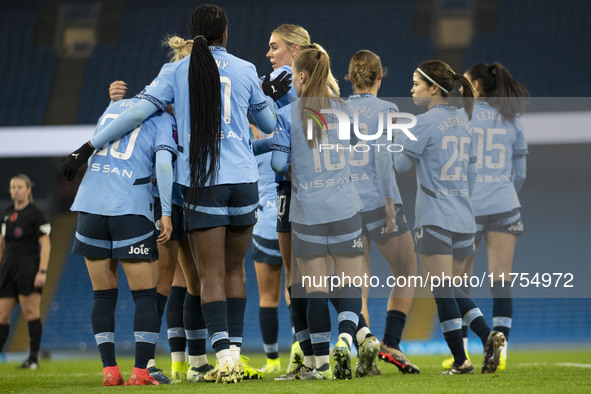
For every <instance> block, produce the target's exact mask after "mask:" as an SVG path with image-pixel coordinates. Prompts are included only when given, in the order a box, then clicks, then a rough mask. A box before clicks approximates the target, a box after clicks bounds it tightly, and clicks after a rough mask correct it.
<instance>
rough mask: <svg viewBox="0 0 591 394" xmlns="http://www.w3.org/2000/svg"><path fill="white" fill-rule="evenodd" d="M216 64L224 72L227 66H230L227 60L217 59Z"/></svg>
mask: <svg viewBox="0 0 591 394" xmlns="http://www.w3.org/2000/svg"><path fill="white" fill-rule="evenodd" d="M215 63H216V64H217V65H218V68H221V69H222V70H224V69H225V68H226V66H227V65H228V64H230V62H227V61H225V60H217V59H216V61H215Z"/></svg>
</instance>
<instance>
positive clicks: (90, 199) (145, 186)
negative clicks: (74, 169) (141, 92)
mask: <svg viewBox="0 0 591 394" xmlns="http://www.w3.org/2000/svg"><path fill="white" fill-rule="evenodd" d="M133 104H134V99H130V100H122V101H118V102H116V103H113V104H111V105H110V106H109V107H108V108H107V110H106V111H105V113H104V114H103V116H101V118H100V119H99V122H98V125H97V128H96V131H95V133H98V132H100V131H101V130H102V129H103V128H105V127H106V126H107V125H108V124H109V123H110V122H111V121H112V120H113V119H115V118H117V117H118V116H119V115H120V114H121V113H122V112H123V111H125V110H126V109H127V108H129V107H130V106H132V105H133ZM175 131H176V126H175V122H174V118H173V117H172V116H170V115H168V114H167V113H159V114H157V115H154V116H152V117H150V118H148V119H147V120H145V121H144V123H143V124H142V125H140V126H138V127H137V128H135V129H134V130H132V131H130V132H128V133H126V134H125V135H123V137H121V138H120V139H118V140H116V141H111V142H110V143H109V144H107V145H106V146H104V147H102V148H100V149H97V150H96V151H95V152H94V153H93V155H92V156H91V157H90V159H89V161H88V169H87V170H86V173H85V174H84V179H83V180H82V183H81V184H80V188H79V189H78V193H77V194H76V199H75V200H74V204H73V205H72V207H71V210H72V211H80V212H87V213H93V214H97V215H105V216H120V215H129V214H133V215H143V216H145V217H147V218H148V219H150V220H153V219H154V214H153V212H152V209H153V199H154V198H153V195H152V178H154V170H153V166H154V158H155V154H156V151H157V150H160V149H165V150H168V151H170V152H171V153H173V156H174V155H175V154H176V143H175V141H174V138H173V133H174V132H175Z"/></svg>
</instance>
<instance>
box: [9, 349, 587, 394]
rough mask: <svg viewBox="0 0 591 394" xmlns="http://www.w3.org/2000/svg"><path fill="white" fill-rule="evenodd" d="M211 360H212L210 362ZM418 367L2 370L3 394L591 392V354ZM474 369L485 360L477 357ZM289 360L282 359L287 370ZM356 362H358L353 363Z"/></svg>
mask: <svg viewBox="0 0 591 394" xmlns="http://www.w3.org/2000/svg"><path fill="white" fill-rule="evenodd" d="M210 359H211V357H210ZM410 359H411V361H412V362H413V363H415V364H416V365H418V366H419V367H420V369H421V373H420V374H419V375H403V374H401V373H399V372H398V370H397V369H396V368H395V367H394V366H393V365H389V364H386V363H384V362H382V361H378V363H379V364H378V365H379V366H380V368H381V370H382V372H383V375H381V376H375V377H369V378H362V379H353V380H349V381H340V380H333V381H316V382H309V381H308V382H304V381H294V382H283V381H282V382H275V381H273V379H272V378H273V376H265V377H264V378H263V379H262V380H245V381H244V382H242V383H239V384H234V385H220V384H207V383H200V384H198V383H183V384H175V385H162V386H150V387H145V386H144V387H108V388H107V387H102V385H101V384H102V373H101V371H102V364H101V362H100V359H99V358H98V357H97V358H96V359H88V358H86V359H77V360H68V361H51V360H42V362H41V368H40V369H39V370H36V371H29V370H19V369H16V368H15V367H17V366H18V365H19V364H18V363H3V364H0V392H2V393H11V392H12V393H23V392H29V393H40V392H48V391H52V392H63V393H89V392H99V391H102V392H104V390H108V391H109V392H116V391H127V392H129V391H134V392H140V391H142V392H143V391H146V392H147V391H150V392H156V391H157V392H164V391H171V392H175V393H189V392H191V393H194V392H195V391H199V392H215V391H217V392H221V391H222V390H223V391H224V392H257V393H259V394H264V393H273V394H276V393H298V394H301V393H305V392H314V393H315V394H316V393H377V392H380V393H387V392H437V393H443V392H453V393H463V392H470V393H473V392H503V393H507V392H519V393H523V392H558V391H559V392H561V393H569V392H573V393H574V392H576V393H580V392H591V351H590V350H589V349H586V350H573V351H562V350H552V351H549V350H544V351H510V353H509V360H508V364H507V370H506V371H504V372H497V373H496V374H494V375H482V374H480V373H475V374H474V375H461V376H439V373H440V372H441V361H442V359H443V357H442V356H413V357H411V358H410ZM471 359H472V362H473V364H474V366H475V369H478V371H479V370H480V368H479V367H478V368H477V366H478V365H479V364H480V363H481V362H482V356H477V355H472V356H471ZM287 360H288V357H287V355H286V354H284V355H282V364H283V365H284V366H285V365H287ZM264 361H265V357H264V355H251V358H250V365H252V366H256V367H260V366H261V365H263V364H264ZM354 361H355V360H353V363H354ZM118 362H119V366H120V368H121V371H122V373H123V376H124V378H129V374H130V371H131V368H132V366H133V359H132V358H130V357H125V358H123V357H122V358H119V359H118ZM156 364H157V365H158V366H159V367H160V368H162V369H164V370H165V373H169V372H170V371H169V369H170V359H169V358H168V357H167V356H166V355H162V356H159V357H157V359H156Z"/></svg>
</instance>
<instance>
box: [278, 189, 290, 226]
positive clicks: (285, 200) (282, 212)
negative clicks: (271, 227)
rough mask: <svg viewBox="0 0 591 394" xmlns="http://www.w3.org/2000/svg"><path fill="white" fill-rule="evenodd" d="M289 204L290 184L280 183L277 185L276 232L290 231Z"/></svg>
mask: <svg viewBox="0 0 591 394" xmlns="http://www.w3.org/2000/svg"><path fill="white" fill-rule="evenodd" d="M290 204H291V182H288V181H281V182H279V184H278V185H277V232H278V233H288V232H290V231H291V222H290V221H289V205H290Z"/></svg>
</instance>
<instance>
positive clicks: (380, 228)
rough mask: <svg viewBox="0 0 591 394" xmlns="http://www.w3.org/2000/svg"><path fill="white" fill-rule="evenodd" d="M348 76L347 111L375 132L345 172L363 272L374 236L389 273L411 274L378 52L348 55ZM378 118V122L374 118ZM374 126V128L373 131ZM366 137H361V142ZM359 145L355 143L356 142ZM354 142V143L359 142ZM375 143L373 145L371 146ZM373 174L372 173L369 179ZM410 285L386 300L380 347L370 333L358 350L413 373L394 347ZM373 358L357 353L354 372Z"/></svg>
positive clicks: (365, 369)
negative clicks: (357, 218) (357, 211)
mask: <svg viewBox="0 0 591 394" xmlns="http://www.w3.org/2000/svg"><path fill="white" fill-rule="evenodd" d="M348 77H349V80H350V81H351V83H352V84H353V93H354V94H353V95H351V96H349V99H348V100H347V103H348V104H349V105H350V107H351V111H352V112H358V116H359V125H360V126H359V128H360V129H361V132H362V133H364V134H380V136H379V138H378V139H377V140H376V141H375V143H376V144H378V146H380V147H381V149H379V150H377V151H376V148H371V147H369V149H363V150H358V151H357V152H355V153H354V154H352V156H351V161H350V163H351V176H352V177H353V179H354V184H355V186H356V188H357V191H358V192H359V196H360V197H361V201H363V205H364V207H363V210H362V211H361V217H362V218H363V245H364V248H363V249H364V251H365V253H364V255H363V264H364V272H365V273H366V274H369V273H370V267H369V250H370V244H371V241H372V240H374V241H375V242H376V245H377V246H378V249H379V250H380V253H381V254H382V256H384V258H385V259H386V260H387V261H388V264H389V265H390V269H391V270H392V275H394V276H395V277H398V276H405V277H409V276H411V275H412V276H414V275H416V273H417V261H416V257H415V254H414V251H413V248H414V244H413V241H412V237H411V235H410V229H409V227H408V224H407V223H406V218H405V216H404V211H403V208H402V198H401V197H400V192H399V191H398V186H397V184H396V178H395V175H394V171H392V169H393V166H394V163H393V160H394V157H393V155H392V153H390V151H389V150H388V149H387V148H386V147H387V146H388V145H389V144H390V142H391V141H388V139H387V137H386V134H385V133H384V132H383V131H384V130H385V128H384V129H382V130H380V128H379V126H378V125H381V127H384V125H385V123H382V122H386V116H387V114H388V113H391V112H398V107H396V105H394V104H393V103H390V102H387V101H384V100H380V99H378V98H377V97H376V96H377V94H378V90H379V89H380V85H381V83H382V78H383V77H384V71H383V68H382V62H381V61H380V58H379V56H378V55H376V54H375V53H373V52H371V51H367V50H362V51H359V52H357V53H355V54H354V55H353V57H352V58H351V61H350V62H349V74H348ZM380 117H381V118H382V119H381V121H380V119H379V118H380ZM376 130H377V131H376ZM369 142H371V141H363V144H367V143H369ZM360 144H361V143H360ZM360 144H358V145H357V146H358V147H360ZM374 146H375V145H374ZM374 174H377V178H374V176H373V175H374ZM364 291H365V294H364V299H363V301H364V304H365V307H366V308H367V291H368V289H364ZM413 293H414V288H412V287H401V288H398V287H394V288H392V290H391V292H390V298H389V300H388V307H387V315H386V329H385V333H384V340H383V342H382V344H381V346H380V344H379V343H378V342H377V339H375V337H373V338H372V340H367V341H365V343H364V344H363V345H362V348H361V349H360V353H361V354H365V353H368V350H369V353H373V355H374V356H375V355H376V354H377V352H378V351H379V352H380V354H379V355H380V358H381V359H382V360H384V361H386V362H389V363H392V364H394V365H396V366H397V367H398V369H399V370H400V371H401V372H403V373H419V368H417V367H416V366H415V365H413V364H412V363H411V362H410V361H408V359H407V358H406V357H405V356H404V354H403V353H402V352H401V351H400V347H399V343H400V338H401V337H402V330H403V329H404V324H405V322H406V315H407V314H408V311H409V310H410V306H411V304H412V298H413ZM364 334H365V335H369V334H367V332H364V331H361V330H360V331H358V333H357V336H358V338H357V341H358V342H359V343H360V344H361V343H363V341H364V340H365V335H364ZM372 359H373V358H366V357H360V358H359V360H358V363H357V367H356V369H355V373H356V375H358V376H365V375H367V374H369V373H370V372H371V371H372V368H373V366H372V363H371V361H372Z"/></svg>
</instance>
